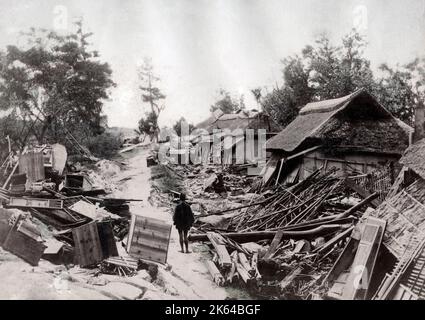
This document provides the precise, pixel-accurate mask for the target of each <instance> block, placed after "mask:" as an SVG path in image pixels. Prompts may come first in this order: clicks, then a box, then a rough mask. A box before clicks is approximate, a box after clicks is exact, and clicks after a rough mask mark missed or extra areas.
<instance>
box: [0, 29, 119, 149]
mask: <svg viewBox="0 0 425 320" xmlns="http://www.w3.org/2000/svg"><path fill="white" fill-rule="evenodd" d="M76 29H77V30H76V32H75V33H71V34H68V35H58V34H56V33H55V32H52V31H49V30H45V29H41V30H35V29H34V28H32V29H30V31H29V32H27V33H24V34H23V35H24V37H25V38H26V39H27V45H26V46H23V47H17V46H8V47H7V49H6V52H5V54H4V55H3V58H2V59H1V67H0V109H2V110H7V111H8V112H11V113H13V114H14V116H15V117H16V119H18V120H20V121H22V122H21V124H22V126H23V128H22V130H21V132H20V135H19V138H18V142H19V143H20V144H21V145H23V144H25V142H26V139H27V137H28V136H29V135H35V136H36V137H37V139H38V140H39V143H44V142H46V141H48V140H50V139H52V140H55V141H61V140H62V142H63V140H64V136H65V135H64V132H71V133H74V135H75V136H77V137H79V138H80V140H81V139H83V140H84V139H88V138H90V137H91V136H93V135H96V134H100V133H102V132H103V128H102V127H101V119H102V107H103V101H104V100H105V99H107V98H108V94H109V92H108V90H109V88H110V87H112V86H114V83H113V81H112V80H111V74H112V71H111V69H110V67H109V65H108V64H107V63H102V62H100V61H99V59H98V57H99V55H98V53H97V52H96V51H92V50H90V49H89V42H88V39H89V37H90V36H91V33H84V32H83V27H82V22H77V23H76ZM9 120H10V119H9Z"/></svg>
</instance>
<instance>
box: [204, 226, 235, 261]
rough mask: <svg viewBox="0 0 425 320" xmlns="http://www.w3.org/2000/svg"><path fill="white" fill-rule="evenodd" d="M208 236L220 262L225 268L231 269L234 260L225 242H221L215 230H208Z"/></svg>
mask: <svg viewBox="0 0 425 320" xmlns="http://www.w3.org/2000/svg"><path fill="white" fill-rule="evenodd" d="M207 237H208V239H209V240H210V242H211V244H212V245H213V247H214V249H215V251H216V252H217V255H218V260H219V264H220V266H221V267H222V268H224V269H230V267H231V266H232V260H231V259H230V255H229V252H228V251H227V249H226V246H225V245H224V244H220V243H219V242H218V241H217V240H216V239H215V238H214V233H213V232H207Z"/></svg>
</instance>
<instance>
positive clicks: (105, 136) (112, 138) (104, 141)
mask: <svg viewBox="0 0 425 320" xmlns="http://www.w3.org/2000/svg"><path fill="white" fill-rule="evenodd" d="M84 144H85V145H86V147H87V148H88V149H89V150H90V151H91V152H92V153H93V154H94V155H95V156H97V157H99V158H105V159H110V158H112V157H113V156H115V155H116V154H117V151H118V150H119V149H120V148H121V146H122V139H121V136H116V135H113V134H110V133H109V132H104V133H102V134H100V135H97V136H93V137H90V138H88V140H87V141H85V142H84Z"/></svg>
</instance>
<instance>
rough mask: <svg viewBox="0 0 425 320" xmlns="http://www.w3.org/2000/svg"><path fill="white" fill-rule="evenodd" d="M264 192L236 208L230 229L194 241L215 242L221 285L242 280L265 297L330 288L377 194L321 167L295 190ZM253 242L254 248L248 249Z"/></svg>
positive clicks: (214, 268) (213, 268)
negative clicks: (330, 280)
mask: <svg viewBox="0 0 425 320" xmlns="http://www.w3.org/2000/svg"><path fill="white" fill-rule="evenodd" d="M261 196H262V200H261V201H257V202H253V203H251V204H248V205H245V206H240V207H239V208H238V209H236V210H238V211H239V213H238V214H237V215H236V216H234V217H233V218H232V219H231V221H230V223H229V224H228V227H227V230H223V229H222V230H221V233H217V232H212V231H209V232H207V233H198V234H191V235H190V236H189V239H190V240H192V241H206V242H209V243H211V245H212V248H213V252H214V258H213V259H212V262H211V261H209V262H207V266H208V270H209V271H210V273H211V276H212V277H213V279H214V280H215V281H216V282H217V283H218V284H219V285H230V284H235V283H243V284H244V285H246V286H247V288H249V289H250V290H251V292H253V293H254V294H256V295H259V296H261V297H268V298H270V297H275V298H280V299H294V298H295V299H307V298H311V293H312V292H316V293H318V294H319V293H320V294H324V293H325V292H326V290H325V289H324V287H323V281H324V279H325V278H326V276H327V274H328V273H329V271H330V270H331V269H332V267H333V265H334V263H335V261H336V259H337V258H338V256H339V255H340V254H341V252H342V251H343V250H344V248H345V247H346V244H347V243H348V241H349V239H350V235H351V234H352V232H353V230H354V226H355V225H356V224H357V222H358V221H359V219H360V218H361V217H362V215H363V211H364V210H362V209H364V208H366V207H367V205H368V204H370V203H371V202H372V201H373V200H374V199H376V198H377V197H378V194H377V193H374V194H372V195H369V196H367V197H363V196H361V195H359V194H358V193H356V192H354V191H353V190H352V188H351V187H350V186H348V185H347V183H346V179H344V178H341V177H337V175H335V172H332V171H330V172H326V173H323V172H321V171H320V170H318V171H316V172H314V173H313V174H312V175H311V176H310V177H308V178H307V179H305V180H303V181H301V182H299V183H297V184H295V185H294V186H292V187H290V188H287V189H285V188H283V187H280V186H279V187H277V188H276V189H274V190H266V191H265V192H263V194H262V195H261ZM209 230H214V229H213V228H210V229H209ZM252 243H254V244H257V248H256V249H255V250H247V249H245V246H246V245H247V244H252ZM258 245H259V246H258ZM235 279H238V280H235ZM239 280H240V281H239ZM321 290H322V291H321Z"/></svg>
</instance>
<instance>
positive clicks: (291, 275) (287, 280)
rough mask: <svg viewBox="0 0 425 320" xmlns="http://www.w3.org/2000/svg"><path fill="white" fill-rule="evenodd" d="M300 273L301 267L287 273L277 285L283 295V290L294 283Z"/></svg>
mask: <svg viewBox="0 0 425 320" xmlns="http://www.w3.org/2000/svg"><path fill="white" fill-rule="evenodd" d="M302 271H303V268H302V267H297V268H295V269H293V270H291V272H289V274H288V275H287V276H286V277H285V278H284V279H283V280H282V281H281V282H280V283H279V287H280V291H281V292H282V293H284V292H285V290H286V289H288V287H289V286H290V285H291V284H292V283H293V282H294V280H295V278H296V277H298V276H299V275H300V274H301V272H302Z"/></svg>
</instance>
